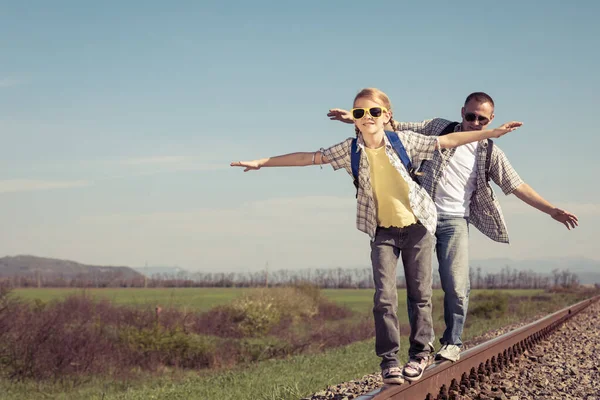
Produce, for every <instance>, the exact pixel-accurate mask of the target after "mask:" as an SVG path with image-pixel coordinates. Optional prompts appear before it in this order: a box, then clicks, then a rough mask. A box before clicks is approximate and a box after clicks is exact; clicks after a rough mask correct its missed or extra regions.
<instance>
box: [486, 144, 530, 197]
mask: <svg viewBox="0 0 600 400" xmlns="http://www.w3.org/2000/svg"><path fill="white" fill-rule="evenodd" d="M491 157H492V158H491V159H490V179H491V180H492V181H494V183H495V184H496V185H498V186H500V189H502V192H504V194H506V195H508V194H511V193H512V192H514V190H515V189H516V188H517V187H519V186H520V185H521V184H523V179H521V177H520V176H519V174H517V171H515V169H514V168H513V167H512V165H510V162H509V161H508V158H507V157H506V155H505V154H504V152H503V151H502V150H500V148H498V146H496V145H495V144H494V147H492V154H491Z"/></svg>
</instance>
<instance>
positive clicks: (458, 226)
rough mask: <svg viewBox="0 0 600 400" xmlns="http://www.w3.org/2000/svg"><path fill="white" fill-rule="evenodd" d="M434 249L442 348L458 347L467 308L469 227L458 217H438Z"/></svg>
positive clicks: (465, 221)
mask: <svg viewBox="0 0 600 400" xmlns="http://www.w3.org/2000/svg"><path fill="white" fill-rule="evenodd" d="M435 237H436V239H437V243H436V245H435V249H436V252H437V259H438V263H439V272H440V280H441V282H442V289H444V321H445V322H446V330H445V331H444V335H443V336H442V338H441V339H440V342H441V343H442V345H444V344H454V345H456V346H462V340H461V336H462V333H463V328H464V326H465V318H466V317H467V309H468V307H469V293H470V291H471V285H470V282H469V223H468V222H467V219H466V218H462V217H455V218H452V217H439V218H438V224H437V230H436V232H435Z"/></svg>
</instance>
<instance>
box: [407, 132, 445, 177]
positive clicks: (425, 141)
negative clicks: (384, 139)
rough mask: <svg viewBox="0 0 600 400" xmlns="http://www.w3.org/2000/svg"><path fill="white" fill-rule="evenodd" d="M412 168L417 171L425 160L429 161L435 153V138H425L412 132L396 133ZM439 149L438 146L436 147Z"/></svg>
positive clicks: (436, 138)
mask: <svg viewBox="0 0 600 400" xmlns="http://www.w3.org/2000/svg"><path fill="white" fill-rule="evenodd" d="M397 133H398V137H399V138H400V140H401V141H402V144H403V145H404V148H405V149H406V153H408V156H409V157H410V161H411V163H412V166H413V168H415V169H418V168H419V165H421V163H422V162H423V161H425V160H431V159H432V158H433V155H434V153H435V151H436V143H438V137H437V136H425V135H421V134H419V133H415V132H412V131H402V132H397ZM438 148H439V145H438Z"/></svg>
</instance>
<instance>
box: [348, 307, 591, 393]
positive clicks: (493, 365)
mask: <svg viewBox="0 0 600 400" xmlns="http://www.w3.org/2000/svg"><path fill="white" fill-rule="evenodd" d="M598 300H600V296H596V297H593V298H591V299H588V300H584V301H582V302H579V303H577V304H575V305H572V306H569V307H566V308H563V309H562V310H560V311H557V312H555V313H553V314H550V315H548V316H547V317H544V318H542V319H540V320H538V321H535V322H532V323H531V324H529V325H525V326H523V327H521V328H519V329H515V330H514V331H511V332H508V333H506V334H504V335H502V336H499V337H497V338H495V339H492V340H490V341H488V342H485V343H482V344H480V345H478V346H476V347H473V348H471V349H469V350H466V351H465V352H463V353H461V355H460V360H459V361H457V362H454V363H453V362H450V361H441V362H436V363H435V364H433V365H431V366H429V368H427V370H426V371H425V373H424V374H423V377H422V378H421V379H420V380H418V381H417V382H412V383H410V382H408V381H407V382H406V383H404V384H402V385H384V386H382V387H381V388H379V389H376V390H374V391H372V392H369V393H367V394H364V395H361V396H359V397H357V398H356V400H452V399H453V398H454V396H453V395H452V394H450V393H456V392H457V393H460V394H463V395H464V394H465V393H466V392H467V391H468V390H469V389H470V388H475V389H477V388H478V387H479V385H480V383H482V382H483V381H484V379H485V377H486V376H489V375H490V374H492V373H493V372H499V371H500V370H501V369H503V368H504V367H505V366H507V365H508V364H512V363H513V362H514V360H515V358H517V357H519V356H520V355H521V354H522V353H523V352H524V351H525V350H531V348H532V347H533V345H535V344H536V343H538V342H540V341H542V340H544V339H545V338H547V337H548V336H549V335H550V334H551V333H552V332H553V331H554V330H555V329H556V328H557V327H559V326H560V325H562V324H563V323H564V322H565V321H567V320H568V319H570V318H571V317H573V316H575V315H577V314H578V313H579V312H581V311H582V310H583V309H585V308H586V307H588V306H590V305H591V304H592V303H594V302H596V301H598Z"/></svg>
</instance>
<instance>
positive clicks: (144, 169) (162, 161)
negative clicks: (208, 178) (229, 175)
mask: <svg viewBox="0 0 600 400" xmlns="http://www.w3.org/2000/svg"><path fill="white" fill-rule="evenodd" d="M117 164H119V165H122V166H127V167H131V168H135V169H136V170H135V172H134V173H133V175H135V176H139V175H152V174H157V173H163V172H179V171H214V170H219V169H227V168H228V167H229V164H228V163H225V162H223V163H216V162H206V160H205V159H203V158H200V157H189V156H173V155H170V156H149V157H131V158H125V159H121V160H118V161H117Z"/></svg>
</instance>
